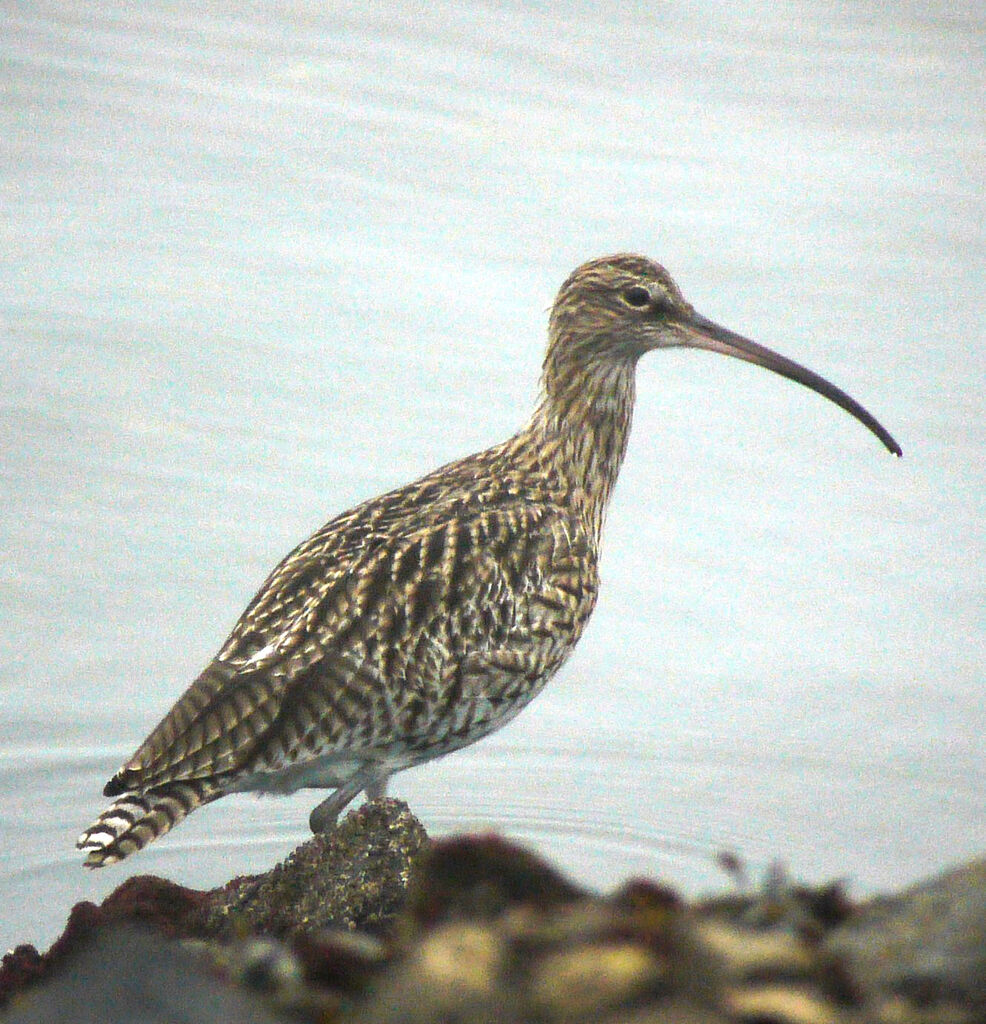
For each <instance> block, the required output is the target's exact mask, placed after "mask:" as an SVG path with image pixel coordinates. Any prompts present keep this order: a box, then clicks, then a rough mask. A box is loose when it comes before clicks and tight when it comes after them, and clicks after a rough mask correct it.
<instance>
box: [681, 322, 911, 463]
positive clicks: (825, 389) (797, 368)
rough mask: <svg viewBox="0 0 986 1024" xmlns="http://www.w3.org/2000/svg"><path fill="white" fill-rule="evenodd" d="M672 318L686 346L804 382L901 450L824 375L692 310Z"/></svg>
mask: <svg viewBox="0 0 986 1024" xmlns="http://www.w3.org/2000/svg"><path fill="white" fill-rule="evenodd" d="M675 321H676V322H675V326H677V327H678V328H679V335H680V337H681V339H682V344H683V345H685V346H687V347H688V348H704V349H708V351H710V352H720V353H721V354H722V355H724V356H733V357H735V358H736V359H745V360H746V362H748V363H754V364H756V365H757V366H763V367H764V368H765V369H767V370H773V371H774V373H779V374H780V375H781V376H782V377H787V378H788V379H789V380H794V381H797V382H798V383H799V384H804V386H805V387H806V388H811V390H812V391H817V392H818V393H819V394H820V395H824V396H825V397H826V398H827V399H829V401H832V402H835V404H836V405H838V406H840V407H841V408H843V409H845V410H846V412H847V413H849V415H850V416H855V417H856V419H858V420H859V422H860V423H862V424H863V426H865V427H867V428H868V429H869V430H871V431H872V432H873V433H874V434H876V436H877V437H878V438H879V439H880V440H881V441H882V442H883V443H884V445H885V446H886V448H887V450H888V451H889V452H891V453H893V454H894V455H897V456H900V455H902V454H903V452H902V451H901V447H900V445H899V444H898V443H897V442H896V441H895V440H894V439H893V437H892V436H891V435H890V433H889V432H888V431H887V430H886V429H885V428H884V427H883V425H882V424H881V423H880V422H879V421H878V420H877V419H876V417H875V416H872V415H871V414H870V413H868V412H867V411H866V410H865V409H864V408H863V407H862V406H861V405H860V404H859V402H857V401H856V399H855V398H851V397H850V396H849V395H847V394H846V393H845V391H843V390H842V389H841V388H837V387H836V386H835V385H834V384H830V383H829V382H828V381H827V380H826V379H825V378H824V377H819V375H818V374H817V373H814V372H813V371H812V370H809V369H808V368H807V367H804V366H801V365H800V364H799V363H796V362H794V360H793V359H788V358H787V357H786V356H782V355H780V354H779V353H777V352H774V351H772V350H771V349H769V348H765V347H764V346H763V345H758V344H757V343H756V342H755V341H750V339H749V338H744V337H743V336H742V335H740V334H734V333H733V332H732V331H730V330H727V329H726V328H725V327H720V326H719V324H717V323H715V322H714V321H712V320H708V319H706V318H705V317H704V316H701V315H700V314H698V313H693V314H692V315H691V316H690V317H689V318H688V319H684V318H682V319H680V320H679V319H677V318H675Z"/></svg>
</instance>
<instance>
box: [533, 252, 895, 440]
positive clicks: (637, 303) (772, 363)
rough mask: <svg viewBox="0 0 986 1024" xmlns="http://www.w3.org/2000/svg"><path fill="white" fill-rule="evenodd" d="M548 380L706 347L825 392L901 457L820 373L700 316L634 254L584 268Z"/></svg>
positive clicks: (567, 302) (559, 325)
mask: <svg viewBox="0 0 986 1024" xmlns="http://www.w3.org/2000/svg"><path fill="white" fill-rule="evenodd" d="M549 335H550V340H549V345H548V352H547V355H546V356H545V365H544V371H545V382H546V385H547V386H548V387H549V388H550V382H551V381H552V379H559V380H560V379H564V378H568V377H570V376H571V374H572V373H579V372H582V373H591V372H593V368H594V367H596V368H602V369H605V367H607V366H611V365H612V364H613V363H634V362H636V360H637V359H639V358H640V356H642V355H643V354H644V353H645V352H649V351H651V349H655V348H673V347H685V348H703V349H708V350H709V351H710V352H719V353H721V354H722V355H728V356H733V357H734V358H736V359H743V360H745V361H747V362H750V363H755V364H756V365H757V366H763V367H765V368H766V369H768V370H772V371H773V372H774V373H778V374H780V375H781V376H782V377H787V378H789V379H790V380H794V381H797V382H798V383H799V384H803V385H804V386H805V387H808V388H811V389H812V391H817V392H818V393H819V394H820V395H823V396H824V397H825V398H828V399H829V400H830V401H832V402H834V403H835V404H836V405H838V406H840V407H841V408H842V409H845V411H846V412H848V413H849V414H850V415H852V416H855V417H856V419H858V420H859V421H860V422H861V423H862V424H863V425H864V426H866V427H867V428H868V429H869V430H871V431H872V432H873V433H874V434H875V435H876V436H877V437H878V438H879V439H880V440H881V441H882V442H883V444H884V445H885V446H886V447H887V449H888V450H889V451H890V452H892V453H893V454H894V455H900V454H901V449H900V445H898V444H897V442H896V441H895V440H894V439H893V437H891V435H890V434H889V433H888V432H887V430H885V429H884V427H883V426H882V425H881V424H880V423H879V422H878V421H877V420H876V419H875V418H874V417H873V416H872V415H871V414H870V413H869V412H867V411H866V409H864V408H863V407H862V406H861V405H860V404H859V403H858V402H857V401H856V400H855V399H854V398H851V397H850V396H849V395H847V394H846V393H845V392H844V391H842V390H841V389H840V388H837V387H836V386H835V385H834V384H831V383H830V382H829V381H827V380H825V379H824V378H823V377H820V376H819V375H818V374H817V373H814V372H813V371H811V370H809V369H807V368H806V367H804V366H801V365H800V364H798V363H795V362H793V361H792V360H790V359H788V358H786V357H785V356H782V355H780V354H779V353H777V352H773V351H772V350H771V349H769V348H765V347H764V346H763V345H758V344H757V343H756V342H755V341H750V340H749V339H748V338H744V337H742V336H741V335H739V334H735V333H733V332H732V331H730V330H728V329H727V328H725V327H720V326H719V325H718V324H716V323H713V321H711V320H708V319H706V318H705V317H703V316H701V315H700V314H699V313H696V312H695V309H694V308H693V307H692V305H691V304H690V303H689V302H687V301H686V299H685V297H684V296H683V295H682V294H681V290H680V289H679V288H678V286H677V285H676V284H675V283H674V281H673V280H672V279H671V276H670V274H668V272H667V271H666V270H665V269H664V267H662V266H660V264H657V263H655V262H653V261H652V260H649V259H647V258H646V257H645V256H637V255H634V254H630V253H620V254H617V255H615V256H604V257H602V258H601V259H595V260H590V261H589V262H588V263H583V264H582V266H580V267H578V268H577V269H576V270H574V271H573V272H572V274H571V275H570V276H569V277H568V280H566V281H565V283H564V284H563V285H562V286H561V289H560V291H559V292H558V297H557V299H556V300H555V303H554V306H553V307H552V310H551V320H550V328H549Z"/></svg>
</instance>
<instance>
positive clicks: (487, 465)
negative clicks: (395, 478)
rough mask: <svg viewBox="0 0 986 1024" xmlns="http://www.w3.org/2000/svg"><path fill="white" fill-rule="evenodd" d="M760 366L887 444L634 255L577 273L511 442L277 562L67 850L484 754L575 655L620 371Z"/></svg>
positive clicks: (121, 850) (595, 584)
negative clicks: (654, 364)
mask: <svg viewBox="0 0 986 1024" xmlns="http://www.w3.org/2000/svg"><path fill="white" fill-rule="evenodd" d="M681 347H685V348H697V349H705V350H709V351H712V352H717V353H720V354H724V355H728V356H732V357H735V358H738V359H742V360H746V361H748V362H751V363H754V364H757V365H759V366H762V367H764V368H766V369H768V370H771V371H773V372H774V373H777V374H780V375H781V376H783V377H787V378H789V379H791V380H793V381H796V382H798V383H800V384H802V385H805V386H806V387H808V388H810V389H811V390H813V391H816V392H818V393H819V394H820V395H822V396H824V397H825V398H827V399H829V400H830V401H832V402H834V403H835V404H836V405H838V406H840V407H841V408H842V409H844V410H845V411H846V412H848V413H850V414H851V415H852V416H854V417H855V418H856V419H857V420H859V421H860V422H861V423H862V424H863V425H864V426H866V427H867V428H868V429H869V430H870V431H871V432H872V433H873V434H875V435H876V437H877V438H879V440H880V441H881V442H882V443H883V444H884V446H885V447H886V448H887V449H888V450H889V451H890V452H891V453H893V454H894V455H896V456H900V455H901V448H900V445H898V444H897V442H896V441H895V440H894V438H893V437H892V436H891V435H890V434H889V433H888V432H887V430H886V429H885V428H884V427H883V426H882V425H881V424H880V423H879V422H878V421H877V420H876V419H875V418H874V417H873V416H872V415H871V414H870V413H869V412H867V411H866V409H864V408H863V407H862V406H861V405H860V404H859V403H858V402H857V401H856V400H855V399H853V398H851V397H850V396H849V395H848V394H846V392H844V391H842V390H841V389H839V388H838V387H836V386H835V385H834V384H831V383H829V382H828V381H827V380H825V379H824V378H823V377H820V376H819V375H818V374H816V373H814V372H813V371H811V370H809V369H807V368H805V367H803V366H801V365H800V364H798V363H795V362H793V361H792V360H790V359H788V358H786V357H785V356H782V355H780V354H778V353H776V352H774V351H772V350H771V349H768V348H765V347H764V346H762V345H759V344H757V343H756V342H753V341H750V340H749V339H747V338H745V337H743V336H741V335H738V334H735V333H733V332H732V331H730V330H728V329H726V328H724V327H721V326H719V325H718V324H717V323H715V322H713V321H712V320H709V319H706V318H705V317H703V316H702V315H701V314H699V313H697V312H696V311H695V309H694V307H693V306H692V305H691V304H690V303H689V302H687V301H686V299H685V298H684V296H683V295H682V293H681V290H680V289H679V288H678V286H677V285H676V284H675V283H674V281H673V280H672V279H671V277H670V275H669V274H668V272H667V271H666V270H665V269H664V268H663V267H662V266H661V265H659V264H658V263H655V262H653V261H652V260H650V259H648V258H646V257H644V256H640V255H635V254H630V253H619V254H616V255H612V256H605V257H602V258H599V259H594V260H590V261H589V262H587V263H584V264H582V265H581V266H579V267H578V268H576V269H575V270H574V271H573V272H572V273H571V274H570V275H569V277H568V278H567V279H566V280H565V282H564V284H562V286H561V289H560V290H559V292H558V295H557V298H556V300H555V302H554V304H553V306H552V308H551V311H550V315H549V322H548V344H547V349H546V353H545V357H544V363H543V367H542V374H541V379H540V389H539V393H538V397H537V401H536V403H535V406H534V411H533V413H532V415H531V417H530V419H529V420H528V421H527V423H526V424H525V425H524V426H523V427H522V428H521V429H520V430H519V431H518V432H517V433H516V434H514V435H513V436H512V437H510V438H509V439H507V440H506V441H503V442H501V443H499V444H496V445H494V446H493V447H491V448H488V449H487V450H485V451H482V452H479V453H477V454H474V455H470V456H468V457H465V458H462V459H459V460H457V461H454V462H450V463H449V464H447V465H445V466H442V467H441V468H439V469H436V470H434V471H433V472H431V473H429V474H428V475H426V476H424V477H422V478H421V479H419V480H416V481H414V482H412V483H409V484H406V485H404V486H402V487H398V488H396V489H395V490H391V491H389V492H388V493H386V494H383V495H381V496H379V497H375V498H371V499H369V500H367V501H364V502H363V503H362V504H359V505H357V506H356V507H354V508H352V509H350V510H349V511H346V512H343V513H341V514H340V515H338V516H336V517H335V518H333V519H331V520H330V521H329V522H328V523H327V524H326V525H325V526H323V527H322V528H321V529H319V530H318V531H317V532H316V533H315V534H313V535H312V536H311V537H309V538H308V539H307V540H305V541H304V542H303V543H301V544H300V545H299V546H298V547H296V548H295V549H294V550H293V551H292V552H291V553H290V554H288V555H287V556H286V557H285V558H284V559H283V560H282V561H281V562H280V564H278V565H277V566H276V568H275V569H274V570H273V572H271V574H270V575H269V576H268V577H267V580H266V581H265V582H264V583H263V585H262V586H261V587H260V589H259V591H258V592H257V594H256V595H255V596H254V598H253V599H252V600H251V601H250V603H249V605H248V606H247V608H246V610H245V611H244V612H243V614H242V616H241V617H240V619H239V620H238V621H237V623H236V625H235V626H234V627H233V630H232V632H231V634H230V635H229V637H228V639H227V640H226V641H225V643H224V644H223V645H222V647H221V648H220V650H219V652H218V654H217V655H216V656H215V658H214V659H213V660H212V661H211V662H210V663H209V664H208V665H207V666H206V667H205V669H204V670H203V671H202V673H201V674H200V675H199V676H198V678H196V679H195V680H194V682H192V684H191V685H190V686H189V687H188V689H187V690H186V691H185V692H184V694H182V696H181V697H180V698H179V699H178V701H177V702H176V703H175V705H174V706H173V707H172V708H171V710H170V711H169V712H168V713H167V714H166V715H165V716H164V718H163V719H162V720H161V722H160V723H159V724H158V725H157V726H156V728H154V729H153V730H152V731H151V733H150V734H149V735H148V737H147V738H146V739H145V740H144V742H143V743H142V744H141V745H140V747H139V748H138V749H137V751H136V752H135V753H134V755H133V756H132V757H131V758H130V759H129V760H128V761H127V762H126V764H124V765H123V767H122V768H120V770H119V771H118V772H117V773H116V774H115V775H114V776H113V777H112V778H111V779H110V780H109V782H108V783H107V784H106V786H105V789H104V790H103V793H104V796H106V797H111V798H113V800H114V802H113V803H112V805H111V806H109V807H108V808H107V809H106V810H104V811H103V812H102V814H100V815H99V817H98V818H97V820H96V821H95V822H94V823H93V824H92V825H91V826H90V827H89V828H87V829H86V830H85V831H84V832H83V833H82V835H81V836H80V837H79V839H78V842H77V846H78V848H79V849H81V850H83V851H85V854H86V857H85V861H84V863H85V866H87V867H90V868H97V867H101V866H103V865H107V864H112V863H114V862H117V861H120V860H122V859H124V858H125V857H127V856H129V855H130V854H132V853H134V852H136V851H138V850H140V849H142V848H143V847H144V846H146V845H147V844H148V843H150V842H151V841H152V840H155V839H157V838H159V837H160V836H162V835H164V834H165V833H166V832H168V831H169V830H170V829H172V828H173V827H174V826H175V825H177V824H178V823H179V822H180V821H181V820H182V819H184V818H185V817H186V816H187V815H188V814H189V813H190V812H192V811H193V810H195V809H197V808H198V807H200V806H202V805H204V804H207V803H211V802H212V801H214V800H217V799H219V798H220V797H222V796H225V795H227V794H230V793H236V792H246V791H256V792H259V793H291V792H294V791H296V790H298V789H301V788H314V789H328V790H331V791H332V792H331V793H330V794H329V795H328V796H326V797H325V798H324V799H323V800H322V801H321V802H320V803H319V804H318V805H317V806H316V807H315V809H314V810H313V811H312V812H311V816H310V819H309V825H310V827H311V829H312V831H313V832H320V831H325V830H326V829H328V828H329V827H330V826H331V825H332V824H333V823H334V822H335V821H336V820H337V817H338V815H339V813H340V812H341V811H342V810H343V809H344V808H345V807H346V806H347V805H348V804H349V803H350V802H351V801H352V800H353V799H355V798H356V797H357V796H358V795H359V794H360V793H364V794H365V796H366V798H367V799H373V798H375V797H378V796H381V795H383V794H384V793H385V790H386V785H387V781H388V779H389V778H390V777H391V776H392V775H393V774H394V773H396V772H399V771H401V770H403V769H406V768H409V767H411V766H413V765H417V764H421V763H423V762H425V761H429V760H431V759H433V758H437V757H441V756H443V755H445V754H447V753H450V752H451V751H454V750H457V749H459V748H461V747H464V746H466V745H468V744H471V743H474V742H475V741H477V740H479V739H481V738H482V737H484V736H487V735H488V734H490V733H491V732H493V731H494V730H496V729H499V728H501V727H502V726H503V725H505V724H506V723H507V722H509V721H510V720H511V719H513V718H514V717H515V716H516V715H517V714H518V713H519V712H520V711H521V710H522V709H523V708H524V707H525V706H526V705H527V704H528V703H529V702H530V701H531V700H532V699H533V698H534V697H536V696H537V695H538V693H540V692H541V690H542V689H543V688H544V686H545V685H546V684H547V682H548V681H549V679H550V678H551V677H552V676H553V675H554V674H555V673H556V672H557V671H558V669H559V668H560V667H561V666H562V664H563V663H564V662H565V661H566V659H567V658H568V656H569V655H570V654H571V652H572V650H573V648H574V647H575V645H576V643H577V642H578V640H579V638H580V637H581V635H582V632H583V630H584V629H585V626H586V623H587V622H588V620H589V617H590V615H591V614H592V610H593V607H594V605H595V603H596V597H597V594H598V590H599V573H598V560H599V548H600V542H601V537H602V532H603V524H604V520H605V516H606V509H607V505H608V503H609V500H610V497H611V495H612V493H613V488H614V486H615V484H616V481H617V476H618V474H619V471H620V466H621V464H622V462H623V458H624V454H625V452H626V448H627V441H628V438H629V434H630V423H631V418H632V413H633V407H634V399H635V370H636V366H637V362H638V360H639V359H640V358H641V356H643V355H645V354H646V353H648V352H650V351H651V350H654V349H667V348H681Z"/></svg>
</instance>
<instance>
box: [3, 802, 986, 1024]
mask: <svg viewBox="0 0 986 1024" xmlns="http://www.w3.org/2000/svg"><path fill="white" fill-rule="evenodd" d="M0 1013H3V1014H4V1016H3V1017H2V1019H3V1020H5V1021H10V1022H12V1024H32V1022H37V1024H41V1022H50V1021H59V1020H63V1019H64V1020H69V1019H71V1020H73V1021H76V1022H80V1024H84V1022H86V1021H100V1022H103V1024H112V1022H114V1021H117V1020H119V1021H120V1022H121V1024H122V1022H124V1021H131V1020H134V1019H135V1018H136V1017H137V1016H138V1015H139V1014H140V1013H143V1014H144V1015H143V1016H142V1017H141V1018H140V1019H142V1020H148V1021H158V1020H160V1021H162V1022H163V1021H166V1020H174V1019H182V1020H188V1021H195V1022H202V1024H206V1022H211V1021H227V1020H237V1021H240V1020H256V1021H257V1022H264V1024H266V1022H269V1021H275V1022H276V1021H284V1022H287V1021H295V1022H297V1021H313V1022H315V1021H339V1022H353V1024H370V1022H381V1024H388V1022H393V1024H398V1022H401V1024H431V1022H438V1021H452V1020H454V1021H456V1022H459V1024H487V1022H493V1021H496V1022H498V1024H527V1022H530V1024H552V1022H557V1024H568V1022H573V1024H574V1022H583V1021H584V1022H590V1021H591V1022H593V1024H596V1022H598V1024H647V1022H651V1021H653V1022H657V1021H660V1022H662V1024H669V1022H670V1024H676V1022H681V1024H700V1022H718V1021H740V1022H745V1024H784V1022H791V1024H841V1022H847V1024H848V1022H856V1021H860V1022H868V1021H873V1022H875V1024H910V1022H915V1024H921V1022H928V1024H966V1022H968V1024H977V1022H978V1024H982V1022H984V1021H986V859H984V860H980V861H975V862H973V863H971V864H969V865H966V866H965V867H960V868H956V869H953V870H951V871H948V872H945V873H943V874H941V875H939V876H937V877H935V878H932V879H929V880H928V881H926V882H922V883H920V884H918V885H915V886H910V887H909V888H907V889H905V890H903V891H902V892H901V893H898V894H894V895H890V896H881V897H878V898H875V899H872V900H868V901H865V902H863V903H859V904H856V903H854V902H853V901H851V900H850V899H849V897H848V896H847V894H846V893H845V891H844V888H843V887H842V886H841V884H839V883H836V884H832V885H825V886H814V887H813V886H804V885H800V884H797V883H795V882H793V881H792V880H791V879H789V878H788V877H787V876H786V875H785V874H784V873H783V872H781V871H775V872H774V873H773V874H772V875H771V876H770V878H769V879H768V880H767V881H766V882H765V883H764V884H763V885H762V886H761V887H760V888H758V889H754V890H736V891H731V892H726V893H724V894H723V895H720V896H716V897H711V898H707V899H703V900H697V901H692V902H688V901H685V900H684V899H682V898H681V897H680V896H679V895H678V894H677V893H676V892H675V891H674V890H673V889H672V888H670V887H669V886H667V885H665V884H663V883H657V882H653V881H648V880H630V881H628V882H627V883H625V884H624V885H623V886H622V887H620V888H619V889H617V890H616V891H615V892H613V893H611V894H609V895H598V894H595V893H592V892H590V891H588V890H586V889H584V888H582V887H581V886H578V885H576V884H574V883H573V882H571V881H570V880H569V879H567V878H566V877H565V876H564V875H563V874H561V873H560V872H559V871H557V870H556V869H555V868H554V867H552V866H551V865H550V864H548V863H547V862H545V861H544V860H542V859H541V858H540V857H538V856H537V855H536V854H534V853H532V852H530V851H528V850H525V849H523V848H521V847H518V846H516V845H514V844H513V843H510V842H508V841H506V840H504V839H502V838H500V837H498V836H495V835H485V836H459V837H453V838H450V839H446V840H442V841H440V842H434V843H433V842H430V841H429V840H428V838H427V836H426V834H425V832H424V829H423V828H422V827H421V825H420V823H419V822H418V821H417V819H416V818H415V817H414V816H413V815H412V814H411V813H410V811H409V810H408V808H407V805H406V804H404V803H402V802H400V801H396V800H386V799H385V800H377V801H373V802H371V803H369V804H366V805H364V806H363V807H361V808H359V809H358V810H357V811H354V812H352V813H351V814H349V815H348V816H347V817H346V818H345V819H344V820H343V821H342V822H340V823H339V824H338V825H337V826H336V827H335V828H334V829H333V830H331V831H330V832H327V833H325V834H323V835H318V836H315V837H313V838H312V839H311V840H309V841H308V842H306V843H304V844H302V845H301V846H300V847H298V849H296V850H295V851H294V853H292V854H291V855H290V856H289V857H288V858H287V859H286V860H285V861H283V862H282V863H281V864H279V865H277V866H276V867H274V868H273V869H271V871H269V872H267V873H265V874H262V875H257V876H244V877H241V878H236V879H233V880H232V881H230V882H229V883H227V885H225V886H223V887H220V888H217V889H214V890H211V891H196V890H191V889H185V888H183V887H181V886H178V885H175V884H174V883H172V882H169V881H167V880H165V879H161V878H155V877H153V876H137V877H134V878H131V879H128V880H127V881H126V882H124V883H123V884H122V885H121V886H119V887H118V888H117V889H116V890H115V891H114V892H113V893H111V894H110V896H108V897H107V898H106V900H104V901H103V903H102V904H101V905H100V906H98V907H97V906H96V905H94V904H92V903H80V904H77V905H76V906H75V907H74V908H73V909H72V911H71V913H70V915H69V919H68V923H67V925H66V928H65V931H64V932H63V934H62V935H61V936H60V937H59V939H58V940H57V941H56V942H55V943H54V944H53V945H52V947H51V948H50V949H49V950H48V951H47V952H46V953H44V954H40V953H39V952H38V951H37V950H36V949H35V948H34V947H33V946H19V947H17V949H15V950H13V951H11V952H10V953H8V954H7V955H6V956H5V957H4V958H3V964H2V967H0Z"/></svg>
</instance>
